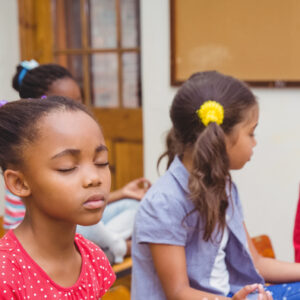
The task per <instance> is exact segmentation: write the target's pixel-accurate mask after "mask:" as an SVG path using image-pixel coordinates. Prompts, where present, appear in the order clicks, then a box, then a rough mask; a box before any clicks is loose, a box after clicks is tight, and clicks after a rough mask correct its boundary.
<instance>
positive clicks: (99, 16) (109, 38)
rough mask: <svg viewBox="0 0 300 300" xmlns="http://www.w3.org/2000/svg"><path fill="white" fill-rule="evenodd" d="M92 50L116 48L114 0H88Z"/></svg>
mask: <svg viewBox="0 0 300 300" xmlns="http://www.w3.org/2000/svg"><path fill="white" fill-rule="evenodd" d="M90 28H91V47H92V48H116V47H117V28H116V5H115V1H114V0H90Z"/></svg>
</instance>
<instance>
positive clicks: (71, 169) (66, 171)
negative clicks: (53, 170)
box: [57, 167, 75, 173]
mask: <svg viewBox="0 0 300 300" xmlns="http://www.w3.org/2000/svg"><path fill="white" fill-rule="evenodd" d="M73 170H75V167H74V168H70V169H59V170H57V171H58V172H61V173H68V172H71V171H73Z"/></svg>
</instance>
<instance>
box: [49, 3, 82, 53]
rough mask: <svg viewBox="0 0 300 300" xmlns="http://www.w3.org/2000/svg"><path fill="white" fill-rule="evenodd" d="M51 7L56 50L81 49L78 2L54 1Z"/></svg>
mask: <svg viewBox="0 0 300 300" xmlns="http://www.w3.org/2000/svg"><path fill="white" fill-rule="evenodd" d="M53 5H54V7H53V11H54V22H53V25H54V37H55V47H56V49H57V50H61V49H70V48H81V45H82V43H81V22H80V1H73V0H64V1H61V0H56V1H54V3H53Z"/></svg>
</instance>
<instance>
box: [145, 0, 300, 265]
mask: <svg viewBox="0 0 300 300" xmlns="http://www.w3.org/2000/svg"><path fill="white" fill-rule="evenodd" d="M141 20H142V23H141V25H142V32H141V36H142V86H143V111H144V141H145V144H144V161H145V175H146V177H148V178H149V179H150V180H152V181H155V180H156V178H157V171H156V162H157V158H158V156H159V155H160V154H161V153H162V151H163V149H164V144H163V143H164V136H165V132H166V131H167V130H168V129H169V127H170V121H169V107H170V104H171V101H172V97H173V95H174V93H175V92H176V89H174V88H172V87H170V43H169V40H170V34H169V32H170V31H169V23H170V22H169V0H151V1H149V0H141ZM254 93H255V94H256V95H257V96H258V99H259V102H260V121H259V127H258V128H257V134H256V135H257V140H258V146H257V147H256V148H255V155H254V157H253V159H252V161H251V162H250V163H248V165H246V167H245V168H244V169H243V170H241V171H238V172H235V173H234V174H233V177H234V180H235V182H236V183H237V184H238V187H239V190H240V195H241V199H242V202H243V206H244V213H245V219H246V224H247V226H248V230H249V233H250V235H252V236H254V235H259V234H268V235H269V236H270V237H271V240H272V242H273V246H274V249H275V254H276V256H277V258H280V259H284V260H289V261H292V260H293V246H292V230H293V222H294V215H295V209H296V204H297V195H298V185H299V182H300V133H299V128H300V117H299V112H300V90H299V89H254Z"/></svg>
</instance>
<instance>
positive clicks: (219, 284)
mask: <svg viewBox="0 0 300 300" xmlns="http://www.w3.org/2000/svg"><path fill="white" fill-rule="evenodd" d="M228 237H229V232H228V228H227V227H225V229H224V233H223V237H222V240H221V243H220V248H219V250H218V254H217V256H216V259H215V263H214V266H213V269H212V272H211V276H210V281H209V283H210V285H211V286H212V287H214V288H215V289H216V290H218V291H220V292H221V293H223V294H224V295H228V293H229V292H230V285H229V274H228V271H227V267H226V263H225V248H226V245H227V242H228Z"/></svg>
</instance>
